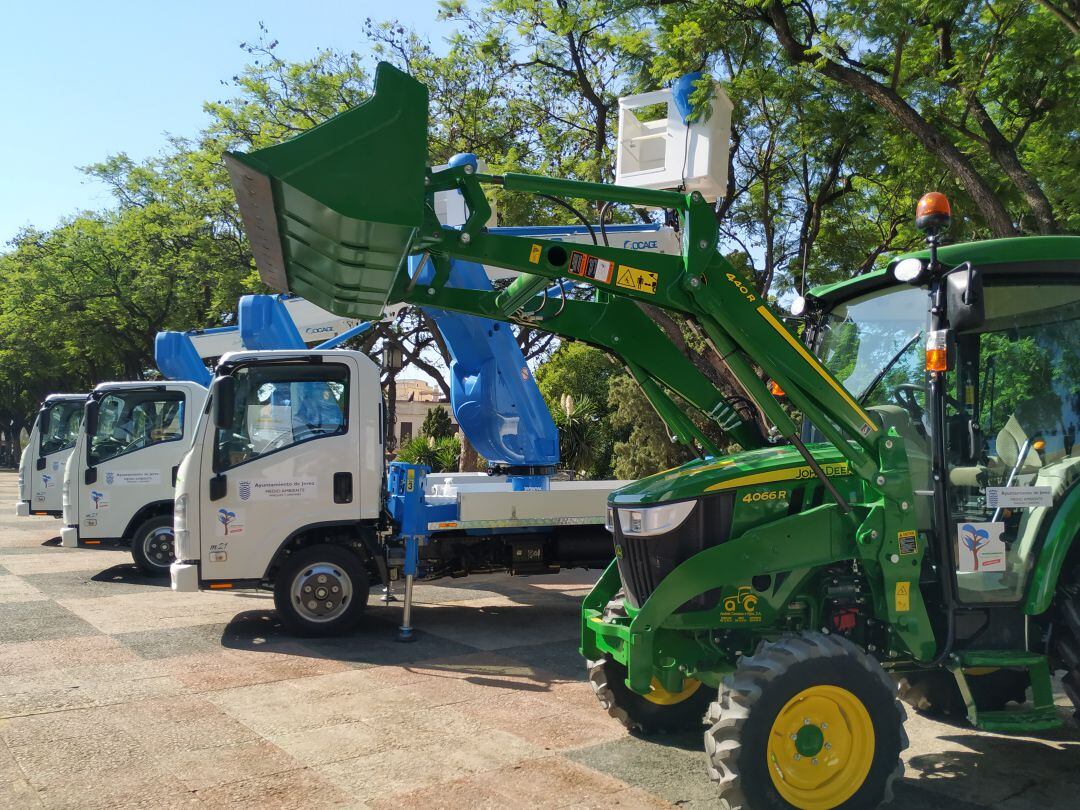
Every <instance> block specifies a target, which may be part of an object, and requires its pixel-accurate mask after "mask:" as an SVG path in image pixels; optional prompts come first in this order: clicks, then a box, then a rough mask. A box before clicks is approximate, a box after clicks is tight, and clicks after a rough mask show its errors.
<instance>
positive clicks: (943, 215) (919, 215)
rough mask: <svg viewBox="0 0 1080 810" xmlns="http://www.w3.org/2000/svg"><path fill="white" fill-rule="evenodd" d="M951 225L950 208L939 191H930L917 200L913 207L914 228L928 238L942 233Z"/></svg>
mask: <svg viewBox="0 0 1080 810" xmlns="http://www.w3.org/2000/svg"><path fill="white" fill-rule="evenodd" d="M951 224H952V206H951V205H949V198H948V197H946V196H945V195H944V194H942V193H941V192H939V191H931V192H930V193H928V194H923V195H922V197H920V198H919V204H918V205H917V206H915V227H916V228H918V229H919V230H920V231H922V232H923V233H925V234H927V235H928V236H936V235H938V234H940V233H944V232H945V231H947V230H948V229H949V226H950V225H951Z"/></svg>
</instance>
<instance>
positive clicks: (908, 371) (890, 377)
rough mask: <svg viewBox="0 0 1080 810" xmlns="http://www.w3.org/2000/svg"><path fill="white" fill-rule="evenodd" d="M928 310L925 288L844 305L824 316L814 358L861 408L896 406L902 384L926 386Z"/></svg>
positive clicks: (882, 293)
mask: <svg viewBox="0 0 1080 810" xmlns="http://www.w3.org/2000/svg"><path fill="white" fill-rule="evenodd" d="M928 311H929V306H928V301H927V293H926V290H923V289H920V288H918V287H909V286H906V285H905V286H903V287H892V288H889V289H887V290H880V291H877V292H873V293H870V294H868V295H862V296H859V297H858V298H853V299H851V300H850V301H845V302H844V303H841V304H838V305H837V306H836V307H835V308H833V309H832V310H831V311H830V312H829V313H827V314H826V315H825V318H824V322H823V324H822V326H821V330H820V333H819V336H818V346H817V349H818V357H820V358H821V360H822V362H824V363H825V365H826V366H827V367H828V369H829V370H830V371H831V372H832V373H833V375H834V376H835V377H836V378H837V379H838V380H839V381H840V382H841V383H843V385H844V387H845V388H847V390H848V391H850V392H851V393H852V394H853V395H854V396H855V398H856V399H858V400H860V401H861V402H862V403H863V404H865V405H871V406H872V405H883V404H887V403H896V401H897V398H898V396H899V397H903V396H904V394H903V393H901V394H899V395H898V394H897V389H898V388H899V387H900V386H917V387H918V388H920V389H921V388H922V387H923V386H924V383H925V376H926V375H925V373H924V371H923V341H921V340H919V339H918V337H919V336H920V335H921V334H922V333H923V332H924V330H925V329H926V323H927V317H928ZM909 390H914V389H909Z"/></svg>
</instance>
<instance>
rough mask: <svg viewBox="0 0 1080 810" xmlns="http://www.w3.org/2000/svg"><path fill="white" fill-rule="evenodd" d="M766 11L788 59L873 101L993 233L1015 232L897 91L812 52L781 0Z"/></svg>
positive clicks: (959, 156)
mask: <svg viewBox="0 0 1080 810" xmlns="http://www.w3.org/2000/svg"><path fill="white" fill-rule="evenodd" d="M766 13H767V15H768V21H769V25H770V26H771V27H772V29H773V31H774V32H775V33H776V36H777V39H778V41H779V42H780V45H781V47H782V48H783V49H784V52H785V53H786V54H787V56H788V58H789V59H791V61H793V62H796V63H804V64H810V65H813V66H814V69H815V70H817V71H818V72H820V73H821V74H822V75H824V76H827V77H828V78H830V79H833V80H834V81H837V82H840V83H841V84H845V85H847V86H848V87H850V88H851V89H852V90H854V91H856V92H857V93H861V94H862V95H864V96H866V97H867V98H868V99H870V100H871V101H872V102H874V103H875V104H876V105H877V106H878V107H880V108H881V109H882V110H884V111H885V112H886V113H888V114H889V115H890V116H892V118H893V119H895V120H896V122H897V123H899V124H900V125H901V126H902V127H904V129H906V130H907V131H908V132H910V133H911V134H912V135H914V136H915V137H916V139H918V141H919V143H921V144H922V145H923V146H924V147H925V148H926V150H927V151H928V152H930V153H931V154H932V155H934V156H935V157H936V158H937V159H938V160H940V161H941V162H942V164H944V166H945V168H947V169H948V170H949V171H950V172H951V173H952V174H953V175H954V176H955V177H956V179H957V180H958V181H959V182H960V185H961V186H963V188H964V190H965V191H966V192H967V193H968V195H969V196H970V197H971V199H972V201H973V202H974V203H975V205H976V207H977V208H978V209H979V212H980V213H981V214H982V216H983V218H984V219H985V220H986V224H987V225H988V226H989V228H990V231H991V233H993V235H994V236H999V237H1000V236H1015V235H1016V233H1017V230H1016V227H1015V226H1014V225H1013V221H1012V218H1011V217H1010V216H1009V212H1008V211H1006V210H1005V206H1004V205H1002V203H1001V200H999V199H998V198H997V195H996V194H994V191H993V189H991V188H990V185H989V184H988V183H987V182H986V180H985V179H984V178H983V177H982V175H980V174H979V172H978V171H977V170H976V169H975V167H974V166H973V165H972V164H971V161H969V160H968V159H967V157H966V156H965V155H964V153H963V152H961V151H960V150H959V149H957V148H956V145H955V144H953V143H952V142H951V141H949V140H948V139H947V138H945V136H944V135H943V134H942V133H941V132H940V131H939V130H938V129H937V128H936V127H934V126H933V125H932V124H930V122H929V121H927V120H926V119H925V118H923V117H922V115H920V114H919V112H918V111H917V110H916V109H915V108H914V107H912V106H911V105H910V104H908V103H907V101H905V100H904V99H903V98H901V96H900V94H899V93H897V92H896V91H895V90H893V89H892V88H891V87H888V86H886V85H884V84H881V83H880V82H878V81H876V80H874V79H872V78H871V77H869V76H867V75H866V74H864V73H860V72H859V71H857V70H854V69H853V68H850V67H848V66H847V65H842V64H840V63H839V62H835V61H833V60H832V59H828V58H822V57H820V55H819V54H816V53H811V52H810V51H809V49H808V47H807V46H806V45H804V44H803V43H801V42H799V41H798V40H797V39H796V38H795V35H794V33H793V32H792V30H791V25H790V22H789V20H788V17H787V11H786V10H785V9H784V6H783V3H782V2H781V0H772V2H771V3H770V4H769V7H768V9H767V11H766Z"/></svg>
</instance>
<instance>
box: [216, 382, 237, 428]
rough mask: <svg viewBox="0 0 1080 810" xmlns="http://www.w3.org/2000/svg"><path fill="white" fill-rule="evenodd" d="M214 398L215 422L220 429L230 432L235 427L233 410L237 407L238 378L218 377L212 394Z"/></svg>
mask: <svg viewBox="0 0 1080 810" xmlns="http://www.w3.org/2000/svg"><path fill="white" fill-rule="evenodd" d="M211 396H213V398H214V421H215V422H216V423H217V426H218V427H219V428H223V429H225V430H228V429H229V428H231V427H232V425H233V409H234V407H235V405H236V378H235V377H231V376H230V377H218V378H217V379H216V380H215V381H214V389H213V391H212V393H211Z"/></svg>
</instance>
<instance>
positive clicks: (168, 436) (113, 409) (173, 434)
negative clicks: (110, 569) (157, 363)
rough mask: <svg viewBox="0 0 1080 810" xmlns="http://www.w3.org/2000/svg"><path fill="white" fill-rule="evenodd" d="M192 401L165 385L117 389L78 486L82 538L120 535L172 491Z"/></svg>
mask: <svg viewBox="0 0 1080 810" xmlns="http://www.w3.org/2000/svg"><path fill="white" fill-rule="evenodd" d="M186 406H187V398H186V396H185V394H184V392H183V391H177V390H168V389H166V388H165V387H163V386H162V387H154V388H128V389H123V388H121V389H117V390H115V391H111V392H109V393H107V394H105V395H104V396H103V397H102V398H101V401H100V402H99V403H98V416H97V425H96V426H95V430H94V433H93V435H92V436H89V437H88V442H87V451H86V453H87V457H86V464H87V471H88V472H89V473H90V475H89V477H90V478H91V479H92V480H90V481H86V480H85V479H84V480H83V481H80V482H79V484H80V486H79V502H80V503H79V524H80V531H79V536H80V538H87V537H90V538H109V539H115V538H118V537H120V536H121V535H122V534H123V532H124V530H125V529H126V528H127V526H128V522H129V521H130V520H131V518H132V517H133V516H134V515H135V513H136V512H137V511H138V510H139V509H140V508H141V507H143V506H145V505H146V504H147V503H150V502H151V501H154V500H157V499H159V498H160V497H162V493H163V492H171V489H172V468H173V467H174V466H175V465H176V463H177V461H178V460H179V456H180V455H181V451H180V447H181V445H180V444H179V443H180V442H182V441H183V439H184V426H185V424H184V423H185V418H184V417H185V409H186Z"/></svg>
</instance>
